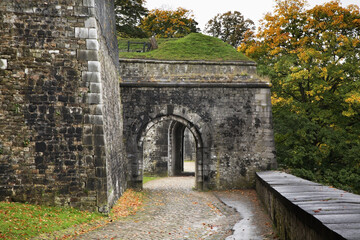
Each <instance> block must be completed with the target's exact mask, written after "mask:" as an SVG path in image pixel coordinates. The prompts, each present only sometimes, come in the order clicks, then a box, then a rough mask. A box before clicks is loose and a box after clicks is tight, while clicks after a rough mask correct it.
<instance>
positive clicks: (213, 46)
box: [119, 33, 251, 61]
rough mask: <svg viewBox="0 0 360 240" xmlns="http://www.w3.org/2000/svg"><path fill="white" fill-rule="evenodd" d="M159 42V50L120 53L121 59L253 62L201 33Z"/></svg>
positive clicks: (217, 40)
mask: <svg viewBox="0 0 360 240" xmlns="http://www.w3.org/2000/svg"><path fill="white" fill-rule="evenodd" d="M143 41H146V39H144V40H143ZM123 42H124V41H123ZM123 42H122V43H121V44H119V46H120V48H122V47H123V44H124V43H123ZM158 42H159V48H158V49H156V50H152V51H149V52H120V53H119V57H120V58H133V59H158V60H206V61H251V59H249V58H248V57H246V56H245V55H243V54H242V53H240V52H238V51H236V49H235V48H234V47H232V46H231V45H229V44H227V43H225V42H223V41H222V40H220V39H218V38H214V37H210V36H206V35H203V34H201V33H191V34H189V35H187V36H186V37H184V38H179V39H175V40H168V41H159V40H158ZM160 42H161V43H160ZM121 46H122V47H121Z"/></svg>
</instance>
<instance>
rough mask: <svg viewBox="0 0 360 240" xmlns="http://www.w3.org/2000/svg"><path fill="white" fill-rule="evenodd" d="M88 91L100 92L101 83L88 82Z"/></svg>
mask: <svg viewBox="0 0 360 240" xmlns="http://www.w3.org/2000/svg"><path fill="white" fill-rule="evenodd" d="M90 92H92V93H101V83H90Z"/></svg>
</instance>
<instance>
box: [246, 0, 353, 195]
mask: <svg viewBox="0 0 360 240" xmlns="http://www.w3.org/2000/svg"><path fill="white" fill-rule="evenodd" d="M306 4H307V2H306V1H305V0H286V1H281V0H277V1H276V7H275V11H274V13H273V14H267V15H266V16H265V18H264V20H263V21H262V25H261V26H260V28H259V31H258V34H257V35H254V34H253V33H252V32H251V31H249V32H247V34H246V38H245V42H244V43H243V44H242V45H241V46H240V47H239V50H240V51H243V52H245V53H246V55H248V56H249V57H251V58H253V59H255V60H256V61H257V62H258V70H259V72H260V73H262V74H264V75H268V76H269V77H270V78H271V80H272V83H273V94H272V103H273V114H274V129H275V141H276V150H277V155H278V161H279V162H280V163H281V164H284V165H285V166H286V167H290V168H293V169H295V170H294V172H295V173H298V174H300V175H302V176H304V177H308V178H311V179H312V180H313V179H317V180H319V181H322V182H325V183H328V184H333V185H335V186H337V187H342V188H345V189H350V188H352V189H353V190H355V191H357V192H360V158H359V156H360V121H359V119H360V61H359V57H360V11H359V7H358V6H355V5H350V6H348V7H342V6H341V3H340V1H330V2H328V3H326V4H324V5H321V6H315V7H314V8H312V9H309V10H306V9H305V5H306ZM344 176H347V177H346V178H345V177H344Z"/></svg>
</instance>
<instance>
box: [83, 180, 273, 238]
mask: <svg viewBox="0 0 360 240" xmlns="http://www.w3.org/2000/svg"><path fill="white" fill-rule="evenodd" d="M194 183H195V178H194V177H191V176H190V177H189V176H187V177H169V178H162V179H158V180H154V181H150V182H148V183H147V184H145V185H144V191H145V192H147V194H148V197H149V199H148V200H147V202H145V207H144V210H143V211H140V212H138V213H137V214H136V215H134V216H131V217H127V218H126V219H124V220H120V221H116V222H113V223H111V224H109V225H107V226H106V227H104V228H103V229H98V230H96V231H93V232H90V233H87V234H85V235H81V236H79V237H78V238H77V239H132V240H134V239H216V240H219V239H231V240H232V239H273V237H272V236H273V233H272V227H271V224H270V220H269V218H268V217H267V215H266V214H265V212H264V211H263V208H262V206H261V205H260V204H259V201H258V200H257V197H256V193H255V191H253V190H246V191H227V192H197V191H193V190H192V188H193V185H194ZM233 228H234V230H235V231H233Z"/></svg>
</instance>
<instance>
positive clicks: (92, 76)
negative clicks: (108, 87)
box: [82, 72, 101, 83]
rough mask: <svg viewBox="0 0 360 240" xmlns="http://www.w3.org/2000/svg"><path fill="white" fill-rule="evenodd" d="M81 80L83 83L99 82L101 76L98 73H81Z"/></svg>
mask: <svg viewBox="0 0 360 240" xmlns="http://www.w3.org/2000/svg"><path fill="white" fill-rule="evenodd" d="M82 79H83V81H85V82H94V83H99V82H101V76H100V73H99V72H82Z"/></svg>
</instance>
